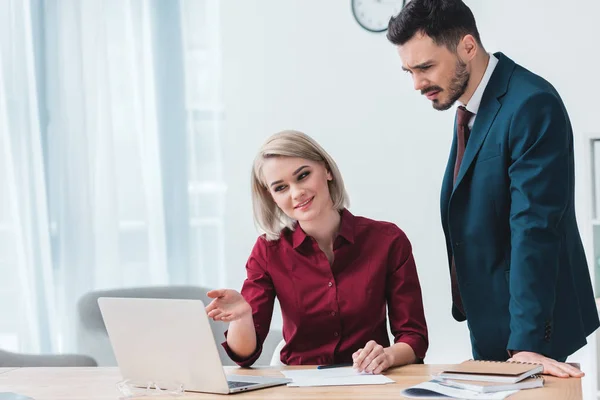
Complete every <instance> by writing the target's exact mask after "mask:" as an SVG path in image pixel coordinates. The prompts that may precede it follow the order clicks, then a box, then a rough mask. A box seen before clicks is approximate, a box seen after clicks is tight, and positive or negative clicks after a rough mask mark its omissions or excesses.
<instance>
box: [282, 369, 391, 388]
mask: <svg viewBox="0 0 600 400" xmlns="http://www.w3.org/2000/svg"><path fill="white" fill-rule="evenodd" d="M281 373H282V374H283V375H285V377H286V378H290V379H292V382H291V383H288V386H298V387H300V386H350V385H384V384H386V383H394V381H393V380H391V379H390V378H387V377H385V376H383V375H372V374H364V373H360V372H358V371H356V370H355V369H354V368H352V367H346V368H328V369H303V370H290V371H281Z"/></svg>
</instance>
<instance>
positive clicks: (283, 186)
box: [275, 185, 285, 192]
mask: <svg viewBox="0 0 600 400" xmlns="http://www.w3.org/2000/svg"><path fill="white" fill-rule="evenodd" d="M283 189H285V185H281V186H277V187H276V188H275V191H276V192H281V191H282V190H283Z"/></svg>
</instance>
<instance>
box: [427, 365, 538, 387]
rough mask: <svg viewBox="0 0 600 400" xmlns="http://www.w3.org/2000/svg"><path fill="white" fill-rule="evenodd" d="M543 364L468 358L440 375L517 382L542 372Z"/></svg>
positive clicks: (442, 376) (474, 379)
mask: <svg viewBox="0 0 600 400" xmlns="http://www.w3.org/2000/svg"><path fill="white" fill-rule="evenodd" d="M543 370H544V366H543V365H541V364H532V363H522V362H518V361H482V360H468V361H464V362H462V363H460V364H457V365H454V366H452V367H451V368H447V369H446V370H444V371H442V372H441V373H440V374H439V375H438V377H440V378H444V379H452V380H465V381H483V382H504V383H516V382H520V381H522V380H523V379H525V378H527V377H530V376H531V375H536V374H540V373H542V371H543Z"/></svg>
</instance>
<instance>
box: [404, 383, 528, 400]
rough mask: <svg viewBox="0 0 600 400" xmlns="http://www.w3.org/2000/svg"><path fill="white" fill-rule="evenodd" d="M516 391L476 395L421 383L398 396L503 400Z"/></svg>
mask: <svg viewBox="0 0 600 400" xmlns="http://www.w3.org/2000/svg"><path fill="white" fill-rule="evenodd" d="M517 392H518V390H510V391H506V392H494V393H478V392H473V391H471V390H463V389H455V388H451V387H448V386H442V385H439V384H437V383H435V382H423V383H419V384H418V385H415V386H411V387H409V388H406V389H404V390H403V391H402V392H401V393H400V394H401V395H402V396H404V397H407V398H409V399H447V398H457V399H465V400H503V399H505V398H507V397H508V396H510V395H511V394H514V393H517Z"/></svg>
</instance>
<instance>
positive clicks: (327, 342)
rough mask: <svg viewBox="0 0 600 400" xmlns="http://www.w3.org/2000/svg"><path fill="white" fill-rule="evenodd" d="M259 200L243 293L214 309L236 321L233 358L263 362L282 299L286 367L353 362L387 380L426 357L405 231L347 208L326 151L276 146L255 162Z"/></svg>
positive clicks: (289, 142)
mask: <svg viewBox="0 0 600 400" xmlns="http://www.w3.org/2000/svg"><path fill="white" fill-rule="evenodd" d="M252 201H253V206H254V217H255V220H256V222H257V224H258V226H259V227H260V228H261V229H262V230H263V231H264V232H265V234H264V235H263V236H260V237H259V238H258V240H257V241H256V244H255V245H254V249H253V250H252V253H251V255H250V258H249V259H248V263H247V265H246V270H247V279H246V281H245V282H244V285H243V288H242V292H241V294H240V293H238V292H237V291H235V290H231V289H221V290H213V291H211V292H209V293H208V296H209V297H211V298H213V299H214V300H213V301H212V302H211V303H210V304H209V305H208V306H207V307H206V311H207V313H208V316H209V317H210V318H212V319H214V320H215V321H225V322H229V330H228V332H227V341H226V342H225V343H223V346H224V347H225V349H226V350H227V352H228V354H229V356H230V357H231V359H232V360H234V361H235V362H237V363H238V364H239V365H240V366H250V365H252V363H254V361H256V359H257V358H258V357H259V356H260V353H261V351H262V343H263V342H264V340H265V338H266V336H267V333H268V332H269V326H270V323H271V316H272V313H273V303H274V300H275V297H277V298H278V299H279V302H280V304H281V311H282V315H283V337H284V339H285V342H286V344H285V346H284V347H283V349H282V350H281V361H282V362H283V363H284V364H287V365H299V364H333V363H349V362H352V363H353V365H354V367H355V368H357V369H358V370H359V371H361V372H362V371H366V372H371V373H376V374H378V373H381V372H383V371H385V370H386V369H388V368H390V367H393V366H398V365H404V364H410V363H415V362H418V361H420V360H422V359H423V358H424V357H425V352H426V350H427V346H428V340H427V326H426V323H425V316H424V313H423V303H422V298H421V288H420V285H419V279H418V277H417V271H416V268H415V262H414V259H413V256H412V249H411V245H410V242H409V241H408V239H407V237H406V235H405V234H404V232H402V231H401V230H400V229H399V228H398V227H397V226H396V225H394V224H391V223H388V222H379V221H373V220H370V219H367V218H363V217H356V216H354V215H352V214H351V213H350V211H348V210H347V209H346V206H347V204H348V198H347V194H346V191H345V189H344V182H343V180H342V176H341V174H340V171H339V170H338V167H337V165H336V164H335V162H334V161H333V159H332V158H331V157H330V156H329V154H327V152H325V150H324V149H323V148H322V147H321V146H319V144H318V143H316V142H315V141H314V140H313V139H312V138H310V137H309V136H307V135H305V134H303V133H300V132H296V131H284V132H280V133H278V134H275V135H274V136H272V137H271V138H269V139H268V140H267V142H266V143H265V144H264V145H263V147H262V148H261V149H260V151H259V153H258V155H257V157H256V159H255V161H254V168H253V171H252ZM386 305H387V308H388V314H389V318H390V327H391V331H392V334H393V335H394V344H393V345H391V346H390V344H389V339H388V333H387V326H386Z"/></svg>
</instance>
